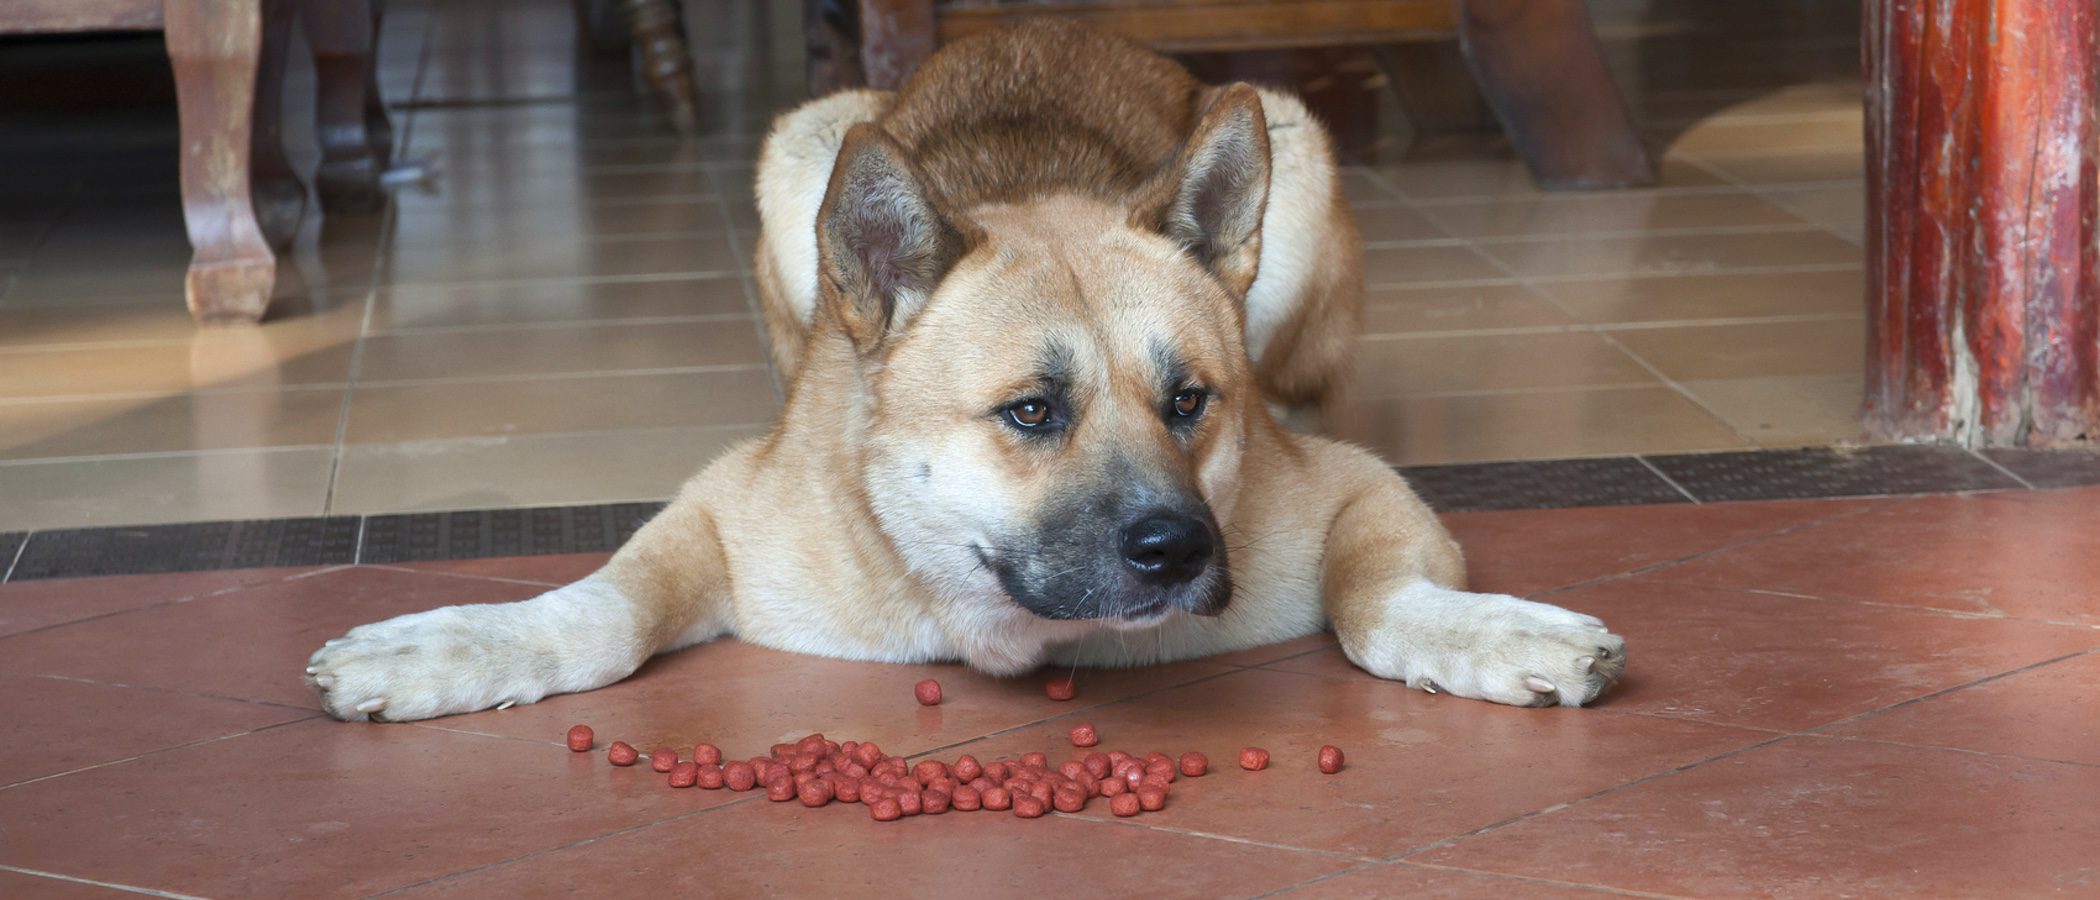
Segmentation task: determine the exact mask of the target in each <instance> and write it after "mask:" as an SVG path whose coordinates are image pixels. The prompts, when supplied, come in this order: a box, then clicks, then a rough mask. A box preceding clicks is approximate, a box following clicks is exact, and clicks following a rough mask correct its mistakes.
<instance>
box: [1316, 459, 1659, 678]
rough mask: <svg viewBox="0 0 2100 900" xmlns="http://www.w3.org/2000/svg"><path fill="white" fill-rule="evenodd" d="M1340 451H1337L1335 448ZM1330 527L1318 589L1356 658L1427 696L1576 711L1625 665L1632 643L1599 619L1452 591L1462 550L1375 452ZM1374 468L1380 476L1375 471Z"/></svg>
mask: <svg viewBox="0 0 2100 900" xmlns="http://www.w3.org/2000/svg"><path fill="white" fill-rule="evenodd" d="M1337 449H1340V448H1337ZM1349 452H1350V453H1351V454H1352V455H1356V456H1360V457H1362V459H1361V460H1360V462H1361V463H1363V464H1366V465H1367V466H1368V467H1369V468H1368V469H1366V470H1364V471H1361V472H1359V473H1357V477H1354V478H1350V479H1347V481H1348V482H1351V483H1352V485H1351V486H1352V487H1353V492H1352V494H1351V496H1352V497H1353V499H1352V500H1350V501H1349V502H1347V503H1345V504H1344V505H1343V506H1342V507H1341V509H1340V511H1339V512H1338V513H1337V515H1336V516H1335V518H1334V521H1333V524H1332V526H1331V527H1330V528H1329V530H1328V536H1327V552H1326V558H1325V562H1324V570H1323V571H1322V572H1321V581H1322V586H1321V593H1322V596H1323V597H1324V599H1325V603H1326V606H1327V614H1328V618H1329V620H1330V621H1331V622H1332V623H1333V625H1334V630H1335V634H1336V635H1337V636H1338V637H1339V638H1340V639H1341V644H1342V650H1343V652H1344V653H1346V654H1348V656H1349V659H1350V661H1352V662H1354V663H1356V664H1357V665H1358V666H1361V667H1363V669H1364V670H1365V671H1368V672H1370V673H1371V674H1373V675H1377V676H1379V677H1381V678H1391V679H1394V680H1396V681H1405V682H1406V683H1407V684H1408V685H1409V686H1411V687H1416V688H1420V689H1422V690H1426V691H1430V692H1443V693H1449V694H1455V695H1458V696H1461V697H1472V698H1475V699H1480V700H1492V701H1494V702H1496V703H1507V704H1510V705H1513V706H1553V705H1556V704H1557V705H1561V706H1581V705H1582V704H1585V703H1588V702H1590V701H1591V700H1594V699H1596V698H1597V695H1598V694H1600V693H1602V692H1603V691H1604V689H1605V688H1606V687H1608V686H1609V685H1610V684H1611V682H1612V681H1613V680H1614V679H1616V678H1617V677H1618V675H1619V672H1620V671H1621V670H1622V669H1623V668H1624V666H1625V661H1626V642H1625V641H1624V640H1623V639H1621V638H1620V637H1619V636H1618V635H1615V634H1612V633H1611V632H1610V631H1609V630H1607V629H1606V628H1605V627H1604V623H1603V622H1601V621H1599V620H1597V619H1596V618H1595V617H1593V616H1586V615H1583V614H1581V613H1577V612H1572V611H1570V610H1566V609H1562V608H1560V607H1558V606H1553V605H1551V604H1547V603H1536V602H1532V601H1529V600H1522V599H1519V598H1516V597H1511V596H1508V595H1504V594H1476V593H1469V592H1467V591H1463V590H1459V589H1457V586H1458V585H1460V584H1462V583H1463V579H1464V568H1463V562H1462V561H1461V560H1460V558H1459V556H1458V551H1457V547H1456V545H1455V544H1453V543H1451V541H1450V538H1449V537H1448V536H1447V535H1445V534H1444V532H1443V529H1442V528H1441V527H1440V526H1438V525H1437V524H1436V520H1435V518H1434V516H1432V514H1431V513H1430V512H1429V510H1428V509H1427V508H1426V507H1424V506H1423V505H1422V503H1421V501H1420V500H1419V499H1417V498H1416V497H1415V496H1414V495H1413V493H1412V492H1410V491H1408V489H1407V487H1406V484H1405V482H1403V481H1401V479H1400V477H1399V476H1398V475H1396V474H1394V473H1393V472H1392V471H1391V470H1389V469H1386V468H1385V467H1384V466H1383V465H1381V464H1378V463H1377V461H1376V460H1374V459H1372V458H1371V457H1370V456H1369V454H1364V453H1361V452H1360V451H1349ZM1373 470H1375V471H1373Z"/></svg>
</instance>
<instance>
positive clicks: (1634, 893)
mask: <svg viewBox="0 0 2100 900" xmlns="http://www.w3.org/2000/svg"><path fill="white" fill-rule="evenodd" d="M1386 865H1393V866H1408V867H1413V868H1421V869H1429V870H1431V871H1435V872H1463V873H1466V874H1468V875H1486V876H1491V877H1495V878H1507V879H1510V880H1513V881H1523V882H1529V883H1532V884H1541V885H1551V886H1553V887H1560V888H1571V889H1575V890H1586V891H1594V892H1596V893H1600V894H1610V895H1613V896H1618V897H1646V898H1652V900H1689V898H1688V896H1687V895H1683V894H1658V893H1655V892H1653V891H1639V890H1634V889H1633V888H1622V887H1616V886H1613V885H1608V884H1596V883H1593V882H1583V881H1559V880H1556V879H1552V878H1539V877H1537V876H1534V875H1518V874H1515V873H1513V872H1496V871H1493V870H1491V869H1469V868H1466V867H1464V866H1446V865H1439V864H1437V863H1425V862H1416V861H1414V860H1411V859H1402V860H1395V861H1393V862H1390V863H1387V864H1386Z"/></svg>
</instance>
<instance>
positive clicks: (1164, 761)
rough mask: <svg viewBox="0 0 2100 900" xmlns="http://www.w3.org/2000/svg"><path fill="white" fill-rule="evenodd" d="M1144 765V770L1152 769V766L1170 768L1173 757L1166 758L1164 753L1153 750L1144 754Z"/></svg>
mask: <svg viewBox="0 0 2100 900" xmlns="http://www.w3.org/2000/svg"><path fill="white" fill-rule="evenodd" d="M1144 763H1145V768H1147V769H1149V768H1152V767H1153V766H1171V765H1173V764H1174V757H1171V756H1168V755H1166V754H1164V753H1161V752H1159V751H1156V750H1155V751H1153V752H1151V753H1147V754H1145V759H1144Z"/></svg>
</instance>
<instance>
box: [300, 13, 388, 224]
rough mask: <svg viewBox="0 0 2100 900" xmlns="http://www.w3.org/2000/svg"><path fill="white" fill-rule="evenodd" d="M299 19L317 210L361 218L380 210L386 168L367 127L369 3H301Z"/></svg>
mask: <svg viewBox="0 0 2100 900" xmlns="http://www.w3.org/2000/svg"><path fill="white" fill-rule="evenodd" d="M300 19H301V20H303V22H304V24H305V28H306V42H307V44H308V45H309V46H311V47H312V48H313V54H314V80H315V82H316V84H317V97H316V100H315V104H314V106H315V123H314V134H315V137H316V138H317V139H318V140H319V141H320V144H321V165H320V167H319V168H318V169H316V170H315V171H314V186H315V187H316V188H318V189H319V193H320V195H321V209H322V210H323V211H325V212H327V213H330V214H336V213H348V214H353V215H362V214H366V213H374V212H378V211H379V210H381V209H384V208H385V207H386V193H385V192H384V191H381V190H380V188H379V176H380V174H381V173H382V172H384V171H385V169H386V162H385V159H386V158H385V155H384V154H382V153H380V152H378V151H377V149H376V144H375V140H374V137H373V135H372V133H371V129H370V128H369V122H370V111H371V102H372V100H371V89H372V80H373V78H374V75H373V67H372V47H373V39H374V37H375V34H374V32H375V30H376V25H377V20H376V17H375V15H374V10H373V8H372V4H371V3H370V2H369V0H302V2H301V4H300Z"/></svg>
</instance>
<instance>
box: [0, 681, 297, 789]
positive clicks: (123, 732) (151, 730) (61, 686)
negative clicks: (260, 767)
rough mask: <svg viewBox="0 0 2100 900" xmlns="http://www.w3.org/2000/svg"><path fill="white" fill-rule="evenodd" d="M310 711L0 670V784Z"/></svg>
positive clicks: (289, 718) (247, 728) (221, 734)
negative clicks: (2, 722)
mask: <svg viewBox="0 0 2100 900" xmlns="http://www.w3.org/2000/svg"><path fill="white" fill-rule="evenodd" d="M313 715H315V713H311V712H308V711H305V710H298V709H287V708H285V707H282V706H266V705H263V704H260V703H243V702H241V701H238V700H222V699H219V698H216V697H198V696H194V695H190V694H177V693H171V692H168V691H154V690H144V689H141V688H130V687H117V686H113V685H106V684H90V683H87V682H82V681H72V680H69V679H64V678H45V677H39V676H34V675H12V674H4V673H0V716H4V717H5V718H6V720H7V721H9V722H16V723H21V724H22V725H28V724H29V723H35V724H34V726H33V727H20V726H18V727H13V728H7V729H4V730H0V788H4V787H5V786H6V785H12V784H16V783H19V782H23V781H28V780H30V779H32V778H42V777H44V776H47V775H56V774H58V773H60V772H66V771H71V770H74V769H80V768H85V767H87V766H94V765H101V764H103V763H109V762H115V761H117V760H120V759H126V758H129V757H133V756H138V755H140V754H144V753H151V752H153V751H156V750H161V749H164V748H167V747H174V746H178V745H181V744H187V743H190V742H192V741H201V740H208V739H211V738H218V737H226V736H229V735H236V734H242V733H244V732H248V731H252V730H254V729H257V728H266V727H269V726H271V725H279V724H283V723H285V722H291V721H296V720H298V719H304V718H309V717H311V716H313Z"/></svg>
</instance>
